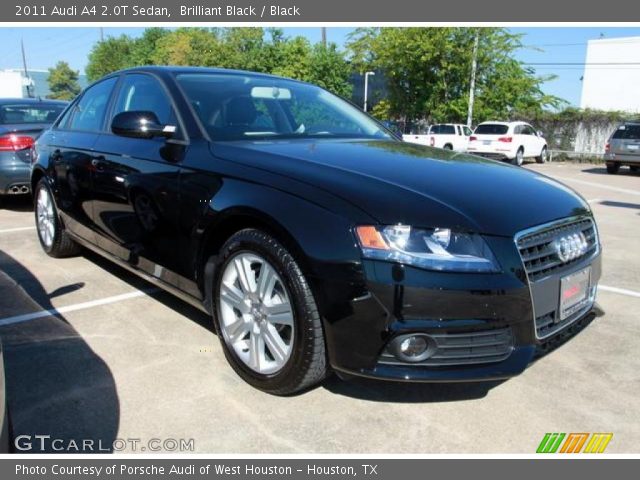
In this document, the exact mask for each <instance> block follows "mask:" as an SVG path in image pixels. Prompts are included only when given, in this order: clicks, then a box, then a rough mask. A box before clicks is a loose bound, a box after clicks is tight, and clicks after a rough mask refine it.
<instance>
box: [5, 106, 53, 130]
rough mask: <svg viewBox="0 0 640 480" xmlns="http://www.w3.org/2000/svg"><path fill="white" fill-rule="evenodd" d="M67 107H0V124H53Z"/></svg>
mask: <svg viewBox="0 0 640 480" xmlns="http://www.w3.org/2000/svg"><path fill="white" fill-rule="evenodd" d="M64 107H65V105H57V104H51V103H50V104H46V103H44V104H39V105H34V104H23V105H19V104H15V105H0V124H13V125H16V124H22V123H53V122H54V121H55V120H56V118H58V115H60V112H62V110H63V109H64Z"/></svg>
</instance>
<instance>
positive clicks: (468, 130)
mask: <svg viewBox="0 0 640 480" xmlns="http://www.w3.org/2000/svg"><path fill="white" fill-rule="evenodd" d="M472 133H473V132H472V131H471V129H470V128H469V127H464V134H465V136H467V137H469V136H471V134H472Z"/></svg>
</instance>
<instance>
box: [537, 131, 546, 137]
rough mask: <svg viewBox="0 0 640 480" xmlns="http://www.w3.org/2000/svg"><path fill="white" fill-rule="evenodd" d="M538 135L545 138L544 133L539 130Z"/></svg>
mask: <svg viewBox="0 0 640 480" xmlns="http://www.w3.org/2000/svg"><path fill="white" fill-rule="evenodd" d="M536 135H538V136H539V137H540V138H542V137H544V132H543V131H542V130H538V131H537V132H536Z"/></svg>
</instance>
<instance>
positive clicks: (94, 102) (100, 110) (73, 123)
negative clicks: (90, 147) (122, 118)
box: [66, 77, 118, 132]
mask: <svg viewBox="0 0 640 480" xmlns="http://www.w3.org/2000/svg"><path fill="white" fill-rule="evenodd" d="M117 80H118V79H117V78H116V77H113V78H108V79H107V80H104V81H102V82H100V83H97V84H95V85H93V86H92V87H90V88H89V89H88V90H87V91H86V92H85V93H84V94H83V95H82V98H81V99H80V101H79V102H77V103H76V104H75V106H74V107H73V109H72V110H73V112H72V113H71V115H72V117H71V120H70V122H69V123H68V125H67V126H66V127H67V128H69V129H70V130H80V131H90V132H98V131H100V130H101V129H102V123H103V121H104V115H105V112H106V110H107V105H108V104H109V98H110V96H111V91H112V90H113V87H114V86H115V84H116V82H117Z"/></svg>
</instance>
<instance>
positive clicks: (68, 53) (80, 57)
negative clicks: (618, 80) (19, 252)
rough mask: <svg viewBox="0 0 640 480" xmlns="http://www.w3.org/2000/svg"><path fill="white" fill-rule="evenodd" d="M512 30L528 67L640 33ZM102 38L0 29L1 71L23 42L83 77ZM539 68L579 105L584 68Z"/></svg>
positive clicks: (342, 33)
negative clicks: (598, 42) (597, 42)
mask: <svg viewBox="0 0 640 480" xmlns="http://www.w3.org/2000/svg"><path fill="white" fill-rule="evenodd" d="M510 30H511V31H512V32H514V33H519V34H522V42H523V44H524V45H525V48H522V49H520V50H519V51H517V52H516V58H517V59H518V60H520V61H522V62H525V63H550V62H553V63H582V62H584V61H585V57H586V50H587V41H588V40H591V39H597V38H601V37H604V38H617V37H630V36H640V28H619V27H602V28H598V27H526V28H524V27H521V28H510ZM143 31H144V29H143V28H104V29H103V34H104V36H105V37H106V36H119V35H121V34H127V35H130V36H132V37H136V36H139V35H140V34H141V33H142V32H143ZM284 31H285V35H287V36H296V35H302V36H305V37H307V38H308V39H309V40H310V41H311V42H317V41H320V38H321V33H320V28H319V27H318V28H312V27H295V28H293V27H292V28H285V29H284ZM352 31H353V29H352V28H345V27H330V28H328V29H327V38H328V40H329V41H331V42H335V43H337V44H338V45H339V46H343V45H344V44H345V42H346V41H347V38H348V35H349V33H351V32H352ZM100 35H101V32H100V28H97V27H94V28H82V27H0V45H2V55H0V69H5V68H21V67H22V57H21V52H20V40H21V39H22V40H23V41H24V47H25V52H26V57H27V65H28V67H29V68H30V69H34V70H35V69H47V68H49V67H52V66H53V65H55V63H56V62H58V61H59V60H64V61H66V62H68V63H69V64H70V65H71V67H72V68H73V69H75V70H80V71H81V73H83V72H84V68H85V66H86V63H87V56H88V54H89V51H90V50H91V47H92V45H93V44H94V43H95V42H96V41H98V40H99V39H100ZM534 68H535V69H536V72H537V73H538V74H539V75H551V74H554V75H556V76H557V78H556V79H554V80H551V81H548V82H546V83H545V84H544V87H543V90H544V91H545V93H547V94H550V95H556V96H558V97H560V98H563V99H565V100H567V101H568V102H569V103H570V104H571V105H575V106H578V105H579V104H580V94H581V91H582V83H581V77H582V75H583V70H584V67H582V66H580V65H578V66H553V67H550V66H535V67H534Z"/></svg>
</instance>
